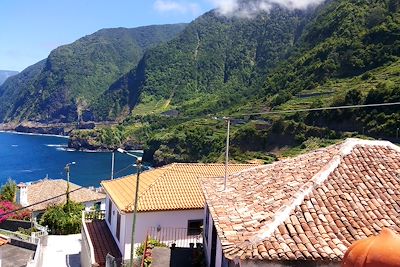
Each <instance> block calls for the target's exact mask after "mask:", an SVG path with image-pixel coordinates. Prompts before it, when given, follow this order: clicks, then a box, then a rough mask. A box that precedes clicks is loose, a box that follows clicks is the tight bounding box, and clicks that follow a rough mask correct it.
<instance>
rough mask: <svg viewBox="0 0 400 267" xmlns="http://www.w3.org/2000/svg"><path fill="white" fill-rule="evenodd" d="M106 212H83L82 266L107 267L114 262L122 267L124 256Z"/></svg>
mask: <svg viewBox="0 0 400 267" xmlns="http://www.w3.org/2000/svg"><path fill="white" fill-rule="evenodd" d="M104 217H105V212H104V211H84V212H82V250H81V266H82V267H92V266H96V267H97V266H99V267H104V266H106V261H109V260H113V259H115V260H113V261H115V263H116V264H117V265H116V266H120V265H121V260H122V255H121V252H120V251H119V249H118V246H117V244H116V243H115V241H114V239H113V237H112V234H111V232H110V230H109V229H108V226H107V224H106V222H105V221H104Z"/></svg>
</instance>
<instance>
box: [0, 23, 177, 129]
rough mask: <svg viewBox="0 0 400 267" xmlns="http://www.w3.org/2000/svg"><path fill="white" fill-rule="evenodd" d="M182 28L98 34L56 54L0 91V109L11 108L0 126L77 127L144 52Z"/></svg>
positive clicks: (2, 118)
mask: <svg viewBox="0 0 400 267" xmlns="http://www.w3.org/2000/svg"><path fill="white" fill-rule="evenodd" d="M184 28H185V24H175V25H160V26H146V27H139V28H134V29H126V28H117V29H103V30H100V31H98V32H96V33H94V34H92V35H88V36H85V37H83V38H81V39H79V40H77V41H76V42H74V43H72V44H69V45H65V46H61V47H59V48H57V49H55V50H54V51H52V52H51V53H50V55H49V57H48V58H47V59H46V60H45V61H44V62H40V63H38V64H36V65H35V66H32V67H31V68H28V69H27V70H26V71H23V72H22V73H21V74H20V75H17V76H16V77H14V79H12V80H9V81H7V83H6V84H4V85H3V86H1V87H0V106H3V105H8V106H9V107H10V108H7V109H6V110H5V111H3V112H2V113H0V115H1V114H2V115H1V116H0V121H21V120H31V121H40V122H52V121H60V122H72V121H77V117H78V116H81V115H85V110H86V109H87V107H88V106H90V105H91V104H92V103H93V102H95V101H96V100H97V98H98V97H99V96H101V95H102V93H103V92H104V91H106V90H107V88H108V87H109V86H110V85H111V84H112V83H113V82H114V81H115V80H117V79H118V78H119V77H120V76H122V75H123V74H125V73H126V72H128V71H129V70H130V69H132V68H134V67H135V66H136V65H137V63H138V62H139V60H140V59H141V57H142V55H143V54H144V52H145V51H146V49H148V48H151V47H153V46H155V45H157V44H160V43H162V42H165V41H168V40H170V39H172V38H173V37H175V36H176V35H177V34H178V33H180V32H181V31H182V30H183V29H184ZM39 68H40V72H39V73H37V72H36V71H37V70H39ZM16 92H18V93H16ZM11 96H12V97H13V98H10V97H11ZM89 116H90V112H89Z"/></svg>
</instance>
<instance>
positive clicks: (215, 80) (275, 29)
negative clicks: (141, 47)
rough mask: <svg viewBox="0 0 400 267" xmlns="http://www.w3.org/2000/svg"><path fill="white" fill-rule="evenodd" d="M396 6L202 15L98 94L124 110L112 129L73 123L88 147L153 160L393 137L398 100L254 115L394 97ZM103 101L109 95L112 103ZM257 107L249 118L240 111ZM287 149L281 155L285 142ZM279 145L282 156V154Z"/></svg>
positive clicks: (339, 4) (344, 3) (388, 1)
mask: <svg viewBox="0 0 400 267" xmlns="http://www.w3.org/2000/svg"><path fill="white" fill-rule="evenodd" d="M399 9H400V6H399V2H398V1H396V0H378V1H376V0H366V1H358V0H332V1H326V2H325V3H324V4H322V5H320V6H319V7H317V8H315V9H311V10H306V11H303V12H301V11H291V10H286V9H284V8H281V7H278V6H275V7H274V8H273V9H272V10H271V11H270V12H268V13H259V14H258V15H257V16H255V17H253V18H250V19H249V18H247V19H246V18H242V19H239V18H235V17H232V18H226V17H222V16H219V15H218V14H217V13H216V12H209V13H207V14H205V15H203V16H201V17H200V18H198V19H197V20H195V21H194V22H192V23H191V24H190V25H188V27H187V28H186V29H185V30H184V31H183V32H182V33H181V34H180V35H179V36H178V37H177V38H175V39H173V40H171V41H170V42H167V43H164V44H162V45H160V46H157V47H155V48H153V49H150V50H148V51H147V52H146V53H145V55H144V56H143V58H142V59H141V61H140V62H139V64H138V66H137V67H136V68H134V69H132V70H131V71H130V72H129V73H128V74H126V75H124V76H122V77H121V79H119V80H117V81H116V82H115V83H114V84H113V85H112V86H111V87H110V88H109V89H108V90H107V91H106V92H105V93H104V99H108V101H105V102H104V103H103V104H104V105H103V106H102V107H101V108H100V109H101V110H103V111H104V110H106V112H105V113H103V116H106V117H107V116H108V115H109V114H112V113H113V112H112V110H114V111H118V110H123V109H124V108H125V109H127V108H131V109H132V115H131V116H128V117H127V118H126V120H125V121H124V122H123V123H122V124H121V125H120V126H118V127H111V128H106V129H104V128H103V129H99V130H95V131H83V132H76V133H75V134H73V136H72V138H71V146H74V147H78V148H79V146H80V142H81V141H82V139H84V140H86V141H88V142H89V143H92V144H93V145H94V146H96V145H98V146H103V147H110V148H113V147H118V146H124V145H125V146H127V147H129V146H130V144H132V143H135V142H136V143H142V144H144V147H145V148H146V153H145V158H146V159H147V160H152V161H153V162H154V163H155V164H165V163H169V162H174V161H216V160H221V159H222V158H223V151H224V138H225V134H226V133H225V131H226V124H225V122H224V121H223V120H216V119H215V118H214V117H220V118H221V117H223V116H230V117H234V118H237V119H235V120H233V121H232V123H233V127H232V132H231V157H232V159H234V160H238V161H245V160H247V159H251V158H258V159H260V160H263V161H270V160H273V159H274V158H275V157H276V155H272V154H271V151H278V156H280V155H289V154H290V153H298V152H299V151H302V150H304V149H313V148H315V147H318V146H322V145H327V144H330V143H332V142H336V141H337V140H338V139H341V138H346V137H349V136H356V135H367V136H370V137H374V138H385V139H393V140H394V139H395V138H396V131H397V135H398V128H397V127H398V126H397V125H399V120H400V115H399V112H398V109H397V108H394V107H387V108H370V109H353V110H347V111H341V110H339V111H338V110H333V111H323V112H309V113H307V112H302V113H299V112H298V113H294V114H293V113H288V114H282V115H279V114H276V115H274V114H273V115H268V114H266V115H262V114H260V115H256V114H257V113H260V112H264V111H269V110H293V109H299V108H300V109H303V108H315V107H322V106H338V105H350V104H370V103H382V102H385V101H386V102H388V101H399V100H400V98H399V95H400V87H399V85H398V84H399V83H398V82H399V80H398V76H399V75H398V74H399V73H400V72H399V71H400V46H399V45H400V38H399V37H400V19H399V18H400V16H399V15H400V12H399ZM107 103H111V108H110V106H109V105H107ZM249 113H250V114H251V113H256V114H255V115H251V116H250V115H242V114H249ZM285 147H289V148H292V149H291V150H289V151H286V152H284V153H283V152H282V148H285ZM282 153H283V154H282Z"/></svg>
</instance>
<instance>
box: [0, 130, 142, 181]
mask: <svg viewBox="0 0 400 267" xmlns="http://www.w3.org/2000/svg"><path fill="white" fill-rule="evenodd" d="M67 145H68V139H67V138H65V137H59V136H44V135H30V134H16V133H7V132H0V184H4V183H5V182H6V181H7V179H8V178H12V179H14V180H15V181H16V182H17V183H19V182H31V181H36V180H39V179H43V178H45V177H48V178H51V179H59V178H62V179H66V173H65V171H64V167H65V165H66V164H67V163H69V162H76V164H75V165H72V166H71V167H70V170H71V172H70V181H71V182H73V183H75V184H78V185H81V186H86V187H87V186H95V187H99V186H100V182H101V181H102V180H108V179H110V177H111V158H112V153H110V152H82V151H74V150H70V149H68V147H67ZM133 154H135V155H137V156H140V155H141V154H140V152H133ZM135 162H136V158H134V157H131V156H128V155H125V154H121V153H115V168H114V173H115V174H114V177H121V176H125V175H128V174H133V173H136V167H135V166H133V165H134V163H135ZM147 168H148V167H145V169H147Z"/></svg>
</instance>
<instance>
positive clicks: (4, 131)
mask: <svg viewBox="0 0 400 267" xmlns="http://www.w3.org/2000/svg"><path fill="white" fill-rule="evenodd" d="M0 133H10V134H21V135H37V136H52V137H60V138H65V139H69V136H68V135H58V134H42V133H27V132H18V131H15V130H0Z"/></svg>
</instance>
